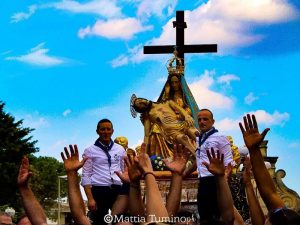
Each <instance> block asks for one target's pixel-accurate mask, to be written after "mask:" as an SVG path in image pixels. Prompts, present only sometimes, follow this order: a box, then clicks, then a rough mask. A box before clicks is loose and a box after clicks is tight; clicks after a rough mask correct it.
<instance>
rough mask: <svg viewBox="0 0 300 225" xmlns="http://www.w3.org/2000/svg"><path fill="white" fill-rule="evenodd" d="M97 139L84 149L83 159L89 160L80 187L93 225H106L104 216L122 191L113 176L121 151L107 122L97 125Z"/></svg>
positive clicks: (120, 183)
mask: <svg viewBox="0 0 300 225" xmlns="http://www.w3.org/2000/svg"><path fill="white" fill-rule="evenodd" d="M96 132H97V134H98V135H99V138H98V139H97V140H96V142H95V144H94V145H92V146H90V147H88V148H86V149H85V150H84V153H83V157H88V160H87V161H86V162H85V164H84V166H83V168H82V182H81V184H82V186H83V187H84V191H85V193H86V196H87V198H88V208H89V210H91V211H92V220H93V225H102V224H106V223H105V222H104V216H105V215H106V214H108V210H109V209H112V205H113V203H114V202H115V200H116V198H117V197H118V195H119V193H120V191H122V189H121V187H122V182H121V180H120V178H119V177H118V176H117V175H116V174H115V171H121V170H122V169H123V168H122V167H123V163H122V160H123V157H124V155H125V150H124V148H123V147H122V146H121V145H119V144H117V143H114V142H113V141H112V139H111V136H112V134H113V132H114V130H113V125H112V123H111V121H110V120H108V119H102V120H100V121H99V122H98V125H97V130H96Z"/></svg>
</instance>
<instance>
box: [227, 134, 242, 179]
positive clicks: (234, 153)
mask: <svg viewBox="0 0 300 225" xmlns="http://www.w3.org/2000/svg"><path fill="white" fill-rule="evenodd" d="M227 138H228V140H229V142H230V146H231V152H232V157H233V160H234V161H235V166H234V167H233V168H232V173H233V174H235V173H237V172H238V169H239V167H240V164H241V155H240V152H239V148H238V147H237V146H236V145H234V144H233V138H232V137H231V136H227Z"/></svg>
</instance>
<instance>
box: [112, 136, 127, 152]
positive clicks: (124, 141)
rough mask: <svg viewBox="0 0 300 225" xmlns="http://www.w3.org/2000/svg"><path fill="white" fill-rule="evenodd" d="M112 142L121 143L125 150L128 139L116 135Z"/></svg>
mask: <svg viewBox="0 0 300 225" xmlns="http://www.w3.org/2000/svg"><path fill="white" fill-rule="evenodd" d="M114 142H115V143H117V144H119V145H122V146H123V148H124V149H125V150H126V149H127V148H128V139H127V138H126V137H123V136H120V137H116V138H115V140H114Z"/></svg>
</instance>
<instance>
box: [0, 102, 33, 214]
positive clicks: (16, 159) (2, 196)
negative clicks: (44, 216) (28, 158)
mask: <svg viewBox="0 0 300 225" xmlns="http://www.w3.org/2000/svg"><path fill="white" fill-rule="evenodd" d="M4 106H5V104H4V103H3V102H2V101H0V171H1V173H0V181H1V185H0V205H9V206H10V207H13V208H14V209H15V210H16V211H18V210H19V209H20V201H19V199H18V198H17V196H16V192H17V183H16V178H17V175H18V171H19V166H20V163H21V159H22V156H23V155H29V154H31V153H35V152H37V151H38V148H37V147H35V146H34V145H35V144H36V142H37V141H32V136H30V132H32V131H33V129H31V128H24V127H22V123H23V121H22V120H19V121H15V118H14V117H13V116H11V115H10V114H8V113H6V112H5V111H4Z"/></svg>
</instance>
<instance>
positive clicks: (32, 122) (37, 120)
mask: <svg viewBox="0 0 300 225" xmlns="http://www.w3.org/2000/svg"><path fill="white" fill-rule="evenodd" d="M22 118H23V121H24V122H23V123H24V126H25V127H30V128H34V129H37V128H40V127H45V126H48V125H49V122H48V121H47V120H46V118H44V117H42V116H40V115H39V113H38V112H35V113H34V114H26V115H24V116H22Z"/></svg>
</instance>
